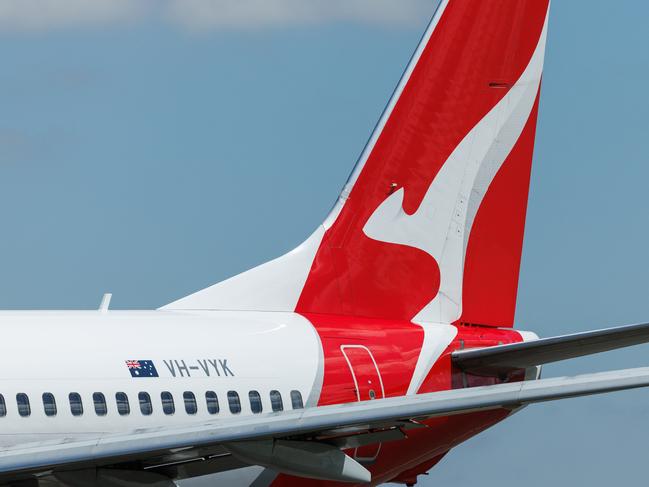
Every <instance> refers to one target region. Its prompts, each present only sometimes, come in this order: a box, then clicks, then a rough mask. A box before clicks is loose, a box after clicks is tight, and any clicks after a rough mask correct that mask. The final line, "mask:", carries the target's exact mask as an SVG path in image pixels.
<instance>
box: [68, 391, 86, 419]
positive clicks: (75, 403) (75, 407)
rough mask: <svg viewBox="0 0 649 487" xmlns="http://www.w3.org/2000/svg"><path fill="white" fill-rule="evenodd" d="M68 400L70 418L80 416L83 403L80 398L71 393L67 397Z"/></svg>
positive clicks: (76, 394)
mask: <svg viewBox="0 0 649 487" xmlns="http://www.w3.org/2000/svg"><path fill="white" fill-rule="evenodd" d="M68 399H69V400H70V412H71V413H72V416H81V415H82V414H83V402H81V396H80V395H79V394H78V393H76V392H71V393H70V395H69V396H68Z"/></svg>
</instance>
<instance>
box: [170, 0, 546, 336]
mask: <svg viewBox="0 0 649 487" xmlns="http://www.w3.org/2000/svg"><path fill="white" fill-rule="evenodd" d="M548 9H549V0H502V1H498V2H486V1H481V0H442V1H441V2H440V5H439V6H438V8H437V11H436V13H435V15H434V17H433V19H432V21H431V23H430V25H429V27H428V29H427V31H426V33H425V35H424V37H423V39H422V41H421V43H420V45H419V47H418V48H417V50H416V52H415V54H414V56H413V58H412V60H411V62H410V64H409V66H408V68H407V69H406V71H405V73H404V75H403V78H402V79H401V81H400V83H399V85H398V87H397V89H396V90H395V92H394V95H393V97H392V99H391V100H390V102H389V104H388V106H387V107H386V109H385V111H384V113H383V115H382V116H381V118H380V120H379V123H378V125H377V126H376V128H375V130H374V133H373V134H372V136H371V138H370V140H369V142H368V144H367V146H366V147H365V150H364V151H363V153H362V154H361V157H360V159H359V161H358V163H357V165H356V167H355V168H354V170H353V172H352V174H351V176H350V178H349V180H348V182H347V184H346V185H345V187H344V189H343V191H342V194H341V195H340V198H339V199H338V202H337V203H336V205H335V206H334V208H333V210H332V212H331V214H330V215H329V216H328V218H327V219H326V221H325V222H324V223H323V224H322V225H321V226H319V227H318V229H317V230H316V231H315V233H314V234H313V235H312V236H311V237H310V238H309V239H307V240H306V241H305V242H304V243H303V244H302V245H300V246H299V247H298V248H297V249H295V250H294V251H292V252H290V253H289V254H286V255H285V256H282V257H280V258H279V259H276V260H273V261H271V262H268V263H266V264H263V265H261V266H259V267H257V268H255V269H252V270H250V271H248V272H245V273H243V274H240V275H238V276H235V277H233V278H231V279H228V280H226V281H224V282H222V283H219V284H216V285H215V286H212V287H210V288H207V289H204V290H202V291H199V292H197V293H195V294H192V295H190V296H188V297H185V298H182V299H180V300H178V301H176V302H174V303H171V304H169V305H167V306H165V307H164V309H229V310H266V311H296V312H299V313H323V314H344V315H353V316H363V317H370V318H381V319H400V320H412V321H415V322H418V323H422V322H436V323H454V322H458V321H460V322H465V323H475V324H482V325H489V326H500V327H508V326H513V321H514V313H515V307H516V294H517V287H518V274H519V267H520V259H521V251H522V243H523V232H524V227H525V215H526V210H527V197H528V191H529V180H530V171H531V164H532V153H533V148H534V136H535V130H536V119H537V111H538V99H539V91H540V84H541V76H542V70H543V58H544V52H545V41H546V34H547V14H548Z"/></svg>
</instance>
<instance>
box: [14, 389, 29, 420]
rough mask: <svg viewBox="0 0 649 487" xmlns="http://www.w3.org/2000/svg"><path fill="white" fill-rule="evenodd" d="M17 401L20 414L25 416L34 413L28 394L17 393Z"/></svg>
mask: <svg viewBox="0 0 649 487" xmlns="http://www.w3.org/2000/svg"><path fill="white" fill-rule="evenodd" d="M16 403H18V414H20V415H21V416H22V417H23V418H25V417H27V416H29V415H30V414H32V408H31V406H30V405H29V397H27V394H24V393H22V392H21V393H19V394H16Z"/></svg>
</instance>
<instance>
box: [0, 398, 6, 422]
mask: <svg viewBox="0 0 649 487" xmlns="http://www.w3.org/2000/svg"><path fill="white" fill-rule="evenodd" d="M6 415H7V404H6V403H5V397H4V396H3V395H2V394H0V418H2V417H4V416H6Z"/></svg>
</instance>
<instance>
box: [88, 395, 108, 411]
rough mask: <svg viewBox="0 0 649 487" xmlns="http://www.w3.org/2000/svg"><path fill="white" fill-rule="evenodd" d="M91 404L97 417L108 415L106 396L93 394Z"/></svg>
mask: <svg viewBox="0 0 649 487" xmlns="http://www.w3.org/2000/svg"><path fill="white" fill-rule="evenodd" d="M92 402H93V403H94V405H95V413H96V414H97V416H106V415H107V414H108V405H107V404H106V396H104V394H103V393H101V392H95V393H94V394H93V395H92Z"/></svg>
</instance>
